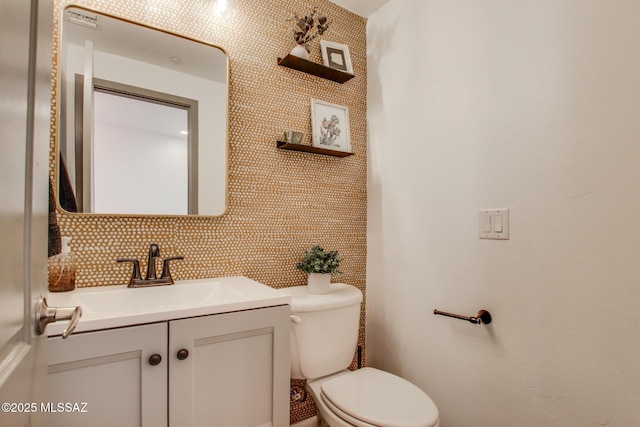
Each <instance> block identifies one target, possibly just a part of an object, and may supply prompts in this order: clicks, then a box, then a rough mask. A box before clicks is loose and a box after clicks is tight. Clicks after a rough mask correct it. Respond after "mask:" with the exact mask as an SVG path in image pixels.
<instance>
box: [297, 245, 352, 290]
mask: <svg viewBox="0 0 640 427" xmlns="http://www.w3.org/2000/svg"><path fill="white" fill-rule="evenodd" d="M340 261H342V258H340V255H339V254H338V251H329V252H325V250H324V249H323V248H322V247H321V246H318V245H316V246H314V247H312V248H311V249H307V250H306V251H305V253H304V257H303V258H302V261H301V262H299V263H298V264H297V265H296V268H297V269H298V270H302V271H304V272H305V273H307V274H308V275H309V280H308V285H309V293H311V294H327V293H329V285H330V283H331V275H332V274H342V271H340V270H338V268H339V267H340Z"/></svg>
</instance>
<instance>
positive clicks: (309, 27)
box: [287, 6, 331, 52]
mask: <svg viewBox="0 0 640 427" xmlns="http://www.w3.org/2000/svg"><path fill="white" fill-rule="evenodd" d="M287 21H288V22H293V23H294V27H293V36H294V39H295V41H296V43H297V44H298V45H300V46H302V47H304V48H305V49H306V50H307V52H310V50H309V42H310V41H311V40H313V39H315V38H316V37H318V36H321V35H323V34H324V33H325V32H326V31H327V29H328V28H329V25H330V24H331V22H329V21H328V20H327V17H326V16H324V15H321V14H319V13H318V7H317V6H316V7H314V8H313V10H312V11H311V13H310V14H308V15H305V16H303V17H300V16H298V14H297V13H294V14H293V18H290V19H287Z"/></svg>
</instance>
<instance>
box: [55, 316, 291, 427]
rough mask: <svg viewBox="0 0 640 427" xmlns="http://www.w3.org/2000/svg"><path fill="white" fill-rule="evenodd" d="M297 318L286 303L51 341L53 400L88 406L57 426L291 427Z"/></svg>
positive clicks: (63, 417) (63, 415)
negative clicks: (292, 330)
mask: <svg viewBox="0 0 640 427" xmlns="http://www.w3.org/2000/svg"><path fill="white" fill-rule="evenodd" d="M289 317H290V310H289V306H288V305H281V306H275V307H266V308H259V309H252V310H244V311H237V312H231V313H223V314H214V315H208V316H200V317H192V318H184V319H175V320H169V321H166V322H158V323H153V324H149V325H142V326H131V327H123V328H119V329H109V330H104V331H97V332H85V333H80V334H75V335H72V336H70V337H69V338H68V339H67V340H64V341H63V340H62V339H61V338H59V337H53V338H50V339H49V340H50V342H49V399H50V401H51V402H52V403H57V402H63V403H66V402H70V403H74V402H78V403H80V402H87V406H86V411H87V412H86V413H57V414H52V416H51V421H50V425H51V426H52V427H56V426H76V427H82V426H91V427H99V426H117V427H129V426H132V427H133V426H144V427H161V426H170V427H190V426H194V427H197V426H207V427H209V426H215V427H267V426H272V427H285V426H288V425H289ZM157 355H159V356H160V358H161V361H160V362H159V363H158V364H156V365H152V364H151V362H157V361H158V357H157ZM152 357H153V359H151V358H152Z"/></svg>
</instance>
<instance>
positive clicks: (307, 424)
mask: <svg viewBox="0 0 640 427" xmlns="http://www.w3.org/2000/svg"><path fill="white" fill-rule="evenodd" d="M317 425H318V417H311V418H307V419H306V420H303V421H300V422H299V423H297V424H291V426H290V427H317Z"/></svg>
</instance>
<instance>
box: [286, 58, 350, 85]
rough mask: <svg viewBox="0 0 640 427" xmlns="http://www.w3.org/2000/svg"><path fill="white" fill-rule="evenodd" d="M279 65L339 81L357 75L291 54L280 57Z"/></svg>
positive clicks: (342, 81) (344, 80)
mask: <svg viewBox="0 0 640 427" xmlns="http://www.w3.org/2000/svg"><path fill="white" fill-rule="evenodd" d="M278 65H282V66H283V67H287V68H291V69H293V70H298V71H302V72H303V73H307V74H312V75H314V76H318V77H322V78H323V79H327V80H331V81H334V82H337V83H344V82H346V81H349V80H351V79H352V78H354V77H355V74H351V73H345V72H344V71H340V70H336V69H335V68H330V67H327V66H325V65H322V64H318V63H317V62H313V61H309V60H308V59H303V58H299V57H297V56H294V55H291V54H289V55H287V56H285V57H284V58H278Z"/></svg>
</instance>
